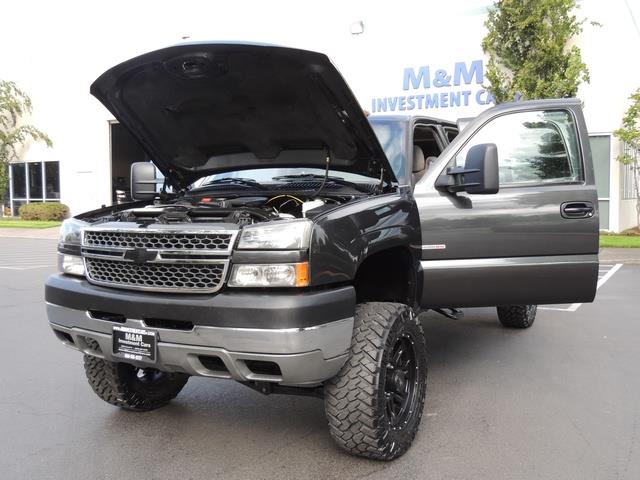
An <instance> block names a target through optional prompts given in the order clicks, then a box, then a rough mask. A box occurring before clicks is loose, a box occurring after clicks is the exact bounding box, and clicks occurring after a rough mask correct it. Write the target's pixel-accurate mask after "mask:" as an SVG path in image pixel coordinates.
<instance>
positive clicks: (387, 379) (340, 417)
mask: <svg viewBox="0 0 640 480" xmlns="http://www.w3.org/2000/svg"><path fill="white" fill-rule="evenodd" d="M426 351H427V350H426V343H425V338H424V332H423V330H422V326H421V325H420V322H419V321H418V318H417V317H416V315H415V314H414V312H413V310H412V309H411V308H410V307H408V306H406V305H403V304H399V303H387V302H384V303H383V302H375V303H374V302H372V303H363V304H360V305H357V306H356V313H355V323H354V331H353V337H352V340H351V355H350V357H349V359H348V360H347V362H346V363H345V364H344V366H343V367H342V369H341V370H340V372H339V373H338V375H337V376H336V377H334V378H332V379H331V380H329V381H328V382H327V383H326V384H325V412H326V415H327V420H328V422H329V428H330V431H331V436H332V437H333V439H334V441H335V442H336V443H337V444H338V446H339V447H340V448H342V449H343V450H345V451H347V452H348V453H350V454H352V455H357V456H361V457H366V458H371V459H376V460H393V459H395V458H397V457H399V456H401V455H402V454H404V453H405V452H406V451H407V450H408V449H409V447H410V446H411V443H412V442H413V439H414V437H415V435H416V432H417V431H418V427H419V425H420V419H421V418H422V410H423V406H424V399H425V395H426V387H427V359H426Z"/></svg>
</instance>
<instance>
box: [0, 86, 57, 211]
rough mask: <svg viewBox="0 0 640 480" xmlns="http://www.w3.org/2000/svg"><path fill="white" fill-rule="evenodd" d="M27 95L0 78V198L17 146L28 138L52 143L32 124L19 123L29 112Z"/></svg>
mask: <svg viewBox="0 0 640 480" xmlns="http://www.w3.org/2000/svg"><path fill="white" fill-rule="evenodd" d="M31 112H32V105H31V99H30V98H29V96H28V95H27V94H26V93H24V92H23V91H22V90H20V89H19V88H18V87H17V86H16V84H15V83H13V82H8V81H5V80H0V200H3V198H2V197H4V192H5V191H6V189H7V183H8V181H9V163H10V162H12V161H13V160H16V159H17V158H18V147H20V146H22V145H24V143H25V142H27V141H28V140H33V141H40V142H44V143H45V144H46V145H47V146H48V147H51V146H52V145H53V144H52V143H51V140H50V139H49V137H48V136H47V135H46V134H45V133H43V132H41V131H40V130H38V129H37V128H36V127H34V126H32V125H22V124H20V120H21V118H23V117H24V116H26V115H29V114H31Z"/></svg>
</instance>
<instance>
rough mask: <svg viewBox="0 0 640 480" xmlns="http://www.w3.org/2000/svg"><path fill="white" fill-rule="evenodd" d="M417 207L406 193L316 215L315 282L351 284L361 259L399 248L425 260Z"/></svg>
mask: <svg viewBox="0 0 640 480" xmlns="http://www.w3.org/2000/svg"><path fill="white" fill-rule="evenodd" d="M420 245H421V233H420V219H419V217H418V209H417V206H416V203H415V201H414V199H413V196H411V195H410V194H408V193H406V192H397V193H390V194H386V195H379V196H376V197H370V198H366V199H363V200H360V201H356V202H351V203H349V204H346V205H344V206H342V207H339V208H336V209H334V210H331V211H330V212H327V213H326V214H325V215H323V216H322V217H320V218H318V219H316V223H315V225H314V229H313V233H312V236H311V245H310V250H309V261H310V283H311V285H312V286H320V285H328V284H331V283H345V282H351V281H352V280H353V279H354V278H355V275H356V272H357V270H358V267H359V266H360V265H361V264H362V262H363V261H364V260H365V259H366V258H367V257H369V256H370V255H373V254H375V253H378V252H381V251H383V250H387V249H390V248H394V247H405V248H408V249H409V251H410V252H411V256H412V257H413V260H414V263H415V265H416V272H417V269H418V268H419V264H420V254H421V249H420Z"/></svg>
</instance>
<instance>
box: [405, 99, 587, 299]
mask: <svg viewBox="0 0 640 480" xmlns="http://www.w3.org/2000/svg"><path fill="white" fill-rule="evenodd" d="M585 142H586V143H585ZM479 143H495V144H496V145H497V147H498V157H499V166H500V191H499V192H498V193H497V194H493V195H472V194H468V193H466V192H461V193H457V194H453V193H449V192H444V191H439V190H436V189H435V188H434V186H433V185H434V183H435V180H436V179H437V177H438V176H439V175H440V174H441V172H444V171H445V170H446V167H447V166H453V165H464V157H465V155H466V151H467V150H468V149H469V148H470V147H471V146H473V145H477V144H479ZM415 198H416V202H417V205H418V209H419V212H420V221H421V229H422V269H423V280H424V282H423V293H422V303H423V305H424V306H425V307H436V306H440V307H443V306H451V307H456V306H490V305H508V304H542V303H572V302H586V301H591V300H592V299H593V296H594V295H595V286H596V283H597V273H598V260H597V253H598V212H597V194H596V190H595V186H594V179H593V168H592V165H591V156H590V151H589V145H588V137H587V135H586V129H585V127H584V120H583V117H582V112H581V110H580V105H579V103H578V102H577V101H575V100H571V99H569V100H560V101H535V102H522V103H519V104H510V105H502V106H499V107H494V108H493V109H491V110H488V111H487V112H485V113H484V114H483V115H481V116H480V117H478V118H477V119H476V120H475V121H474V122H472V123H471V124H470V125H469V126H468V127H467V128H466V129H465V130H464V131H463V132H462V133H461V134H460V135H459V136H458V137H456V139H455V140H454V141H453V142H452V144H451V145H450V146H449V147H448V148H447V149H446V150H445V152H443V154H442V155H441V159H440V162H439V163H438V164H436V165H435V166H434V168H433V171H432V172H430V174H429V175H427V176H425V178H423V179H422V181H421V182H419V183H418V184H417V185H416V189H415ZM589 206H592V207H593V211H591V212H586V211H585V210H584V209H586V208H588V207H589ZM579 209H583V210H582V211H581V212H578V210H579Z"/></svg>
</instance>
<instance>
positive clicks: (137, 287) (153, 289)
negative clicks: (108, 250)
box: [82, 257, 229, 293]
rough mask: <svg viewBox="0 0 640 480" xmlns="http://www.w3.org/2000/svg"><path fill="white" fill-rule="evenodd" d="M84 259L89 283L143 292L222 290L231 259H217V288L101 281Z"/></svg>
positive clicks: (192, 262)
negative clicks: (156, 285) (94, 276)
mask: <svg viewBox="0 0 640 480" xmlns="http://www.w3.org/2000/svg"><path fill="white" fill-rule="evenodd" d="M82 260H83V262H84V271H85V276H86V278H87V280H88V281H89V283H92V284H93V285H98V286H101V287H110V288H119V289H121V290H140V291H143V292H164V293H215V292H217V291H218V290H220V289H221V288H222V287H223V285H224V284H225V283H226V282H227V274H228V273H229V260H217V263H219V264H223V269H222V274H221V275H220V277H221V279H222V280H220V282H219V283H218V285H217V286H216V287H215V288H186V287H176V288H171V287H145V286H142V285H127V284H122V283H109V282H101V281H99V280H94V279H93V278H91V276H90V275H89V269H88V268H87V259H86V258H84V257H83V258H82ZM111 260H113V258H111ZM116 261H121V260H116ZM131 263H132V262H131ZM149 263H158V262H149ZM161 263H181V264H184V265H192V264H194V263H196V262H195V261H189V262H161ZM203 263H207V264H209V265H212V264H214V262H210V261H207V262H203Z"/></svg>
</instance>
